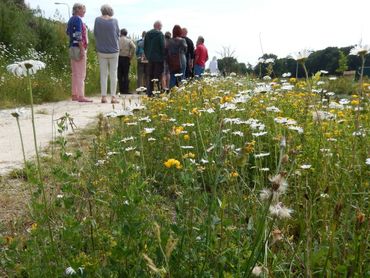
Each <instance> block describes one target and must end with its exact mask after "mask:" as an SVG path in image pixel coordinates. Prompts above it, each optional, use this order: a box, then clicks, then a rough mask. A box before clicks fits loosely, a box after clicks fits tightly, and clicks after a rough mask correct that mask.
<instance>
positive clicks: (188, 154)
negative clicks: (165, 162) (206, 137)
mask: <svg viewBox="0 0 370 278" xmlns="http://www.w3.org/2000/svg"><path fill="white" fill-rule="evenodd" d="M183 158H195V154H193V153H192V152H188V153H186V154H184V155H183Z"/></svg>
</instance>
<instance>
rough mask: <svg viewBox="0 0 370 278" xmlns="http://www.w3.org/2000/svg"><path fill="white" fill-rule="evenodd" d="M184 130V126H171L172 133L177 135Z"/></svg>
mask: <svg viewBox="0 0 370 278" xmlns="http://www.w3.org/2000/svg"><path fill="white" fill-rule="evenodd" d="M183 130H184V127H183V126H177V127H176V126H174V127H173V128H172V133H173V134H175V135H179V134H181V132H182V131H183Z"/></svg>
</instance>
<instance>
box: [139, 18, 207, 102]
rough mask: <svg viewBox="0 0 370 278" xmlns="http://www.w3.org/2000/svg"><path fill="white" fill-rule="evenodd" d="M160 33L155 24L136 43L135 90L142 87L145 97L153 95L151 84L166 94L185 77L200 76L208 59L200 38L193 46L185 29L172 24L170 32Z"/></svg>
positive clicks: (158, 23)
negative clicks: (136, 86) (136, 77)
mask: <svg viewBox="0 0 370 278" xmlns="http://www.w3.org/2000/svg"><path fill="white" fill-rule="evenodd" d="M161 30H162V23H161V22H160V21H156V22H155V23H154V25H153V29H152V30H150V31H149V32H144V33H143V35H142V38H141V39H140V40H138V41H137V51H136V55H137V62H138V87H141V86H144V84H145V87H146V91H147V95H148V96H152V95H153V90H154V86H155V85H157V89H158V90H161V91H166V90H169V89H171V88H173V87H174V86H176V85H178V84H179V82H180V81H181V80H183V79H185V78H192V77H194V76H195V77H200V76H201V75H202V74H203V73H204V70H205V63H206V61H207V60H208V51H207V48H206V47H205V46H204V38H203V37H202V36H199V37H198V40H197V42H196V47H194V43H193V41H192V40H191V39H190V38H189V37H188V36H187V33H188V30H187V29H186V28H181V27H180V26H179V25H175V26H174V27H173V29H172V33H171V32H166V33H165V34H163V33H162V31H161Z"/></svg>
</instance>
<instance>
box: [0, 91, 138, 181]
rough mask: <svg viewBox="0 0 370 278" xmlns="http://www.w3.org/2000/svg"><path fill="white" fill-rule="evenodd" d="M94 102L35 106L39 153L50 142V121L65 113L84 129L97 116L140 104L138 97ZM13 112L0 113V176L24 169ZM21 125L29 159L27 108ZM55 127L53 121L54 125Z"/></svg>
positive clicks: (31, 145) (31, 152)
mask: <svg viewBox="0 0 370 278" xmlns="http://www.w3.org/2000/svg"><path fill="white" fill-rule="evenodd" d="M91 99H92V100H93V101H94V102H93V103H79V102H75V101H60V102H55V103H46V104H41V105H36V106H35V107H34V111H35V123H36V134H37V141H38V145H39V147H40V150H41V149H42V148H44V147H46V146H47V145H48V144H49V143H50V141H51V140H52V130H53V129H52V124H53V123H52V122H53V119H54V120H55V119H58V118H60V117H62V116H63V115H65V113H68V114H69V115H70V116H71V117H72V118H73V119H74V123H75V124H76V126H77V129H83V128H84V127H86V126H87V125H89V124H91V123H93V122H94V121H95V120H96V117H97V115H98V114H100V113H103V114H106V113H109V112H112V111H113V110H122V109H123V108H127V107H129V106H136V105H139V103H140V96H139V95H135V94H133V95H126V96H121V98H120V103H119V104H115V105H114V106H113V105H112V104H106V103H105V104H102V103H100V98H98V97H93V98H91ZM13 111H14V109H3V110H0V130H1V132H0V176H2V175H6V174H7V173H9V172H10V171H11V170H12V169H14V168H19V167H22V166H23V155H22V148H21V142H20V136H19V131H18V127H17V122H16V119H15V118H14V117H13V116H12V115H11V112H13ZM19 119H20V126H21V130H22V134H23V142H24V145H25V153H26V159H27V160H29V159H32V158H33V157H34V154H35V150H34V143H33V133H32V124H31V109H30V108H29V107H27V108H26V109H25V113H24V114H22V115H21V116H20V117H19ZM54 124H55V122H54Z"/></svg>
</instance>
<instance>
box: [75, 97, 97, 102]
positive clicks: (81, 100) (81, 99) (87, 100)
mask: <svg viewBox="0 0 370 278" xmlns="http://www.w3.org/2000/svg"><path fill="white" fill-rule="evenodd" d="M78 102H93V101H92V100H91V99H88V98H85V97H81V98H79V99H78Z"/></svg>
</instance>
